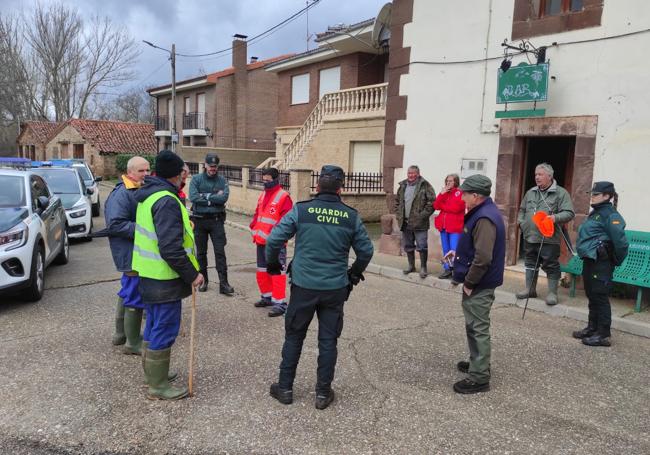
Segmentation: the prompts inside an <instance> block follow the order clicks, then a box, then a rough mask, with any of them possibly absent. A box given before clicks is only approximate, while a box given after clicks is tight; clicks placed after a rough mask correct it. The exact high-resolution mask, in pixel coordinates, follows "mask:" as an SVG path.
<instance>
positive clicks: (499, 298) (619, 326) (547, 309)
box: [366, 262, 650, 338]
mask: <svg viewBox="0 0 650 455" xmlns="http://www.w3.org/2000/svg"><path fill="white" fill-rule="evenodd" d="M366 271H367V272H368V273H372V274H375V275H381V276H384V277H386V278H391V279H394V280H400V281H406V282H409V283H413V284H418V285H420V286H428V287H432V288H435V289H440V290H442V291H451V292H454V293H456V294H460V293H461V288H460V286H452V284H451V281H449V280H441V279H439V278H435V277H433V276H431V275H429V276H428V277H426V278H425V279H422V278H420V277H419V276H417V274H411V275H404V274H403V273H402V271H401V270H399V269H396V268H393V267H388V266H384V265H379V264H375V263H372V262H371V263H370V264H369V265H368V268H367V269H366ZM495 297H496V299H495V301H496V302H498V303H502V304H505V305H516V306H518V307H519V308H524V304H525V301H524V300H519V299H517V297H515V295H514V294H513V293H511V292H506V291H500V290H498V289H497V290H496V291H495ZM528 309H529V310H532V311H537V312H540V313H546V314H548V315H550V316H555V317H562V318H568V319H573V320H576V321H583V322H587V321H588V320H589V312H588V310H587V309H583V308H575V307H570V306H567V305H562V304H561V303H560V304H558V305H555V306H548V305H547V304H546V302H544V300H541V299H529V300H528ZM612 329H615V330H618V331H621V332H625V333H629V334H632V335H636V336H640V337H645V338H650V324H647V323H644V322H639V321H632V320H629V319H625V318H621V317H616V316H612Z"/></svg>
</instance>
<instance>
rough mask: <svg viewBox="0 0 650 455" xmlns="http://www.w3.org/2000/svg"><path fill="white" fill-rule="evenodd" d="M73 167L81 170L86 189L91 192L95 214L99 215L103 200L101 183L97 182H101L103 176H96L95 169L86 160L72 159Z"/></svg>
mask: <svg viewBox="0 0 650 455" xmlns="http://www.w3.org/2000/svg"><path fill="white" fill-rule="evenodd" d="M72 168H73V169H76V170H77V171H78V172H79V174H80V175H81V178H82V179H83V181H84V184H85V185H86V189H88V190H89V191H90V192H91V194H90V202H91V204H92V206H93V216H99V215H100V207H101V202H100V200H99V185H97V183H98V182H101V181H102V178H101V177H95V176H94V175H93V171H91V170H90V166H88V164H86V162H85V161H84V160H72Z"/></svg>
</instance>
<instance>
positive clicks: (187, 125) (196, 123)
mask: <svg viewBox="0 0 650 455" xmlns="http://www.w3.org/2000/svg"><path fill="white" fill-rule="evenodd" d="M206 121H207V114H206V113H205V112H189V113H187V114H183V129H184V130H204V129H205V126H206Z"/></svg>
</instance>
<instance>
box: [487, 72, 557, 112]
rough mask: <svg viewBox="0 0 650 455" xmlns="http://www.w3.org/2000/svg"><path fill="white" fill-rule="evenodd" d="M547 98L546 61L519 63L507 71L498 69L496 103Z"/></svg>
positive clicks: (543, 99) (522, 101) (544, 99)
mask: <svg viewBox="0 0 650 455" xmlns="http://www.w3.org/2000/svg"><path fill="white" fill-rule="evenodd" d="M547 99H548V63H540V64H538V65H529V64H527V63H520V64H519V65H517V66H513V67H512V68H510V69H508V70H507V71H505V72H504V71H503V70H502V69H501V68H499V69H498V74H497V104H507V103H526V102H534V101H546V100H547Z"/></svg>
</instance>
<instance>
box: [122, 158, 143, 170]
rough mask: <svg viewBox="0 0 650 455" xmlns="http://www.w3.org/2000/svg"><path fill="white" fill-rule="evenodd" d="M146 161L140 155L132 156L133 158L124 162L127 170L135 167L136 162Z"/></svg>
mask: <svg viewBox="0 0 650 455" xmlns="http://www.w3.org/2000/svg"><path fill="white" fill-rule="evenodd" d="M146 161H147V159H146V158H143V157H141V156H134V157H133V158H131V159H130V160H129V161H127V162H126V171H127V172H129V171H132V170H134V169H135V166H136V165H137V164H138V163H142V162H146Z"/></svg>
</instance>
